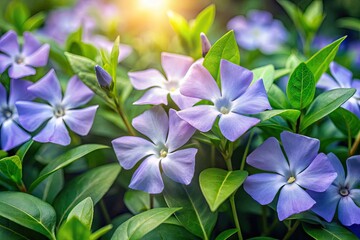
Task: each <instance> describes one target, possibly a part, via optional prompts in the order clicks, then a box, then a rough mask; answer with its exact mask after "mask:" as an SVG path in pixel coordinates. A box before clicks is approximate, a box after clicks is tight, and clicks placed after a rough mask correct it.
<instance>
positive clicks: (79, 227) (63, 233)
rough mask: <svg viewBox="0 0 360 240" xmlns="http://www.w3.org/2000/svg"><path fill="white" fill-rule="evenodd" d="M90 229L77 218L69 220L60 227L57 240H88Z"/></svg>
mask: <svg viewBox="0 0 360 240" xmlns="http://www.w3.org/2000/svg"><path fill="white" fill-rule="evenodd" d="M90 234H91V232H90V229H88V228H87V227H86V225H85V224H83V223H82V222H81V221H80V220H79V219H78V218H77V217H73V218H71V219H70V220H69V221H66V222H65V223H64V224H63V225H61V227H60V229H59V232H58V234H57V239H58V240H73V239H84V240H85V239H90Z"/></svg>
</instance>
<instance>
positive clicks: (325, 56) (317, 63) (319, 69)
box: [306, 36, 346, 83]
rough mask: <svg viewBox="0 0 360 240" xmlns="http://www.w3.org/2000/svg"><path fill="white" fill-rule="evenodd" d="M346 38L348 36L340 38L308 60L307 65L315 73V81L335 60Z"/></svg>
mask: <svg viewBox="0 0 360 240" xmlns="http://www.w3.org/2000/svg"><path fill="white" fill-rule="evenodd" d="M345 38H346V36H344V37H342V38H339V39H338V40H336V41H334V42H333V43H330V44H329V45H327V46H326V47H324V48H323V49H320V50H319V51H318V52H317V53H315V54H314V55H313V56H312V57H311V58H310V59H309V60H308V61H307V62H306V66H307V67H308V68H309V69H310V71H311V72H312V73H313V74H314V80H315V83H317V82H318V81H319V79H320V77H321V75H322V74H323V73H324V72H325V71H326V70H327V69H328V67H329V64H330V63H331V62H332V61H333V60H334V58H335V55H336V53H337V51H338V49H339V46H340V44H341V43H342V41H344V40H345Z"/></svg>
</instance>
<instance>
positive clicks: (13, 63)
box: [0, 30, 50, 78]
mask: <svg viewBox="0 0 360 240" xmlns="http://www.w3.org/2000/svg"><path fill="white" fill-rule="evenodd" d="M49 50H50V47H49V45H48V44H43V45H41V43H40V42H39V41H38V40H36V39H35V37H34V36H33V35H31V34H30V33H28V32H25V33H24V44H23V46H22V48H20V46H19V42H18V38H17V35H16V33H15V32H14V31H12V30H11V31H8V32H7V33H5V34H4V35H3V36H2V37H1V39H0V73H3V72H5V70H6V69H7V68H8V67H9V76H10V78H22V77H26V76H30V75H34V74H35V73H36V71H35V69H34V68H35V67H43V66H45V65H46V64H47V62H48V57H49ZM1 52H2V53H1Z"/></svg>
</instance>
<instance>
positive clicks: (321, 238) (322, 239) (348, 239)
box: [303, 223, 358, 240]
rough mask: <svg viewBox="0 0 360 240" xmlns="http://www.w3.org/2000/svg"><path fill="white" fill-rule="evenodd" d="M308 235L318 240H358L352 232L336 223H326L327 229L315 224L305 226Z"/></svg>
mask: <svg viewBox="0 0 360 240" xmlns="http://www.w3.org/2000/svg"><path fill="white" fill-rule="evenodd" d="M303 228H304V230H305V232H306V233H307V234H309V235H310V236H311V237H313V238H314V239H316V240H328V239H333V240H356V239H358V238H357V237H356V236H355V235H354V234H353V233H352V232H350V231H349V230H347V229H346V228H344V227H342V226H340V225H338V224H336V223H325V227H321V226H318V225H313V224H305V223H304V224H303Z"/></svg>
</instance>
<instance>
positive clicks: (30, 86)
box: [0, 31, 97, 151]
mask: <svg viewBox="0 0 360 240" xmlns="http://www.w3.org/2000/svg"><path fill="white" fill-rule="evenodd" d="M48 56H49V45H48V44H44V45H41V43H40V42H39V41H38V40H37V39H36V38H35V37H34V36H33V35H31V34H30V33H24V44H23V45H22V47H20V45H19V42H18V37H17V35H16V33H15V32H13V31H9V32H7V33H5V34H4V35H3V36H2V37H1V39H0V73H1V74H4V73H5V72H6V71H7V70H8V75H9V77H10V91H9V94H7V90H6V88H5V86H4V85H2V84H1V83H0V133H1V145H0V146H1V149H3V150H5V151H8V150H10V149H12V148H14V147H16V146H19V145H20V144H22V143H24V142H26V141H28V140H29V139H31V137H32V135H31V134H30V133H31V132H34V134H33V135H34V136H33V137H32V138H33V140H35V141H38V142H42V143H46V142H52V143H56V144H60V145H68V144H70V141H71V139H70V136H69V132H68V130H67V128H66V126H68V127H69V128H70V129H71V130H72V131H74V132H75V133H77V134H79V135H87V134H88V132H89V131H90V128H91V126H92V123H93V120H94V117H95V113H96V109H97V106H92V107H88V108H83V109H76V108H78V107H80V106H81V105H84V104H86V103H87V102H88V101H90V99H91V98H92V97H93V93H92V91H91V90H90V89H89V88H87V87H86V86H85V85H84V84H83V83H82V82H81V81H80V80H79V78H78V77H76V76H74V77H72V78H71V79H70V80H69V83H68V85H67V89H66V92H65V94H64V97H63V95H62V91H61V86H60V82H59V80H58V78H57V76H56V74H55V71H54V70H50V71H49V72H48V73H47V74H46V75H45V76H44V77H42V78H41V79H40V80H38V81H37V82H36V83H32V82H30V81H27V80H23V79H22V78H24V77H27V76H30V75H35V74H36V70H35V67H42V66H45V65H46V64H47V62H48ZM8 96H9V97H8ZM36 98H38V99H42V100H44V101H45V102H46V103H44V102H34V101H32V100H34V99H36ZM45 122H46V124H44V123H45ZM65 124H66V125H65ZM44 125H45V126H44ZM41 127H42V128H41Z"/></svg>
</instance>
